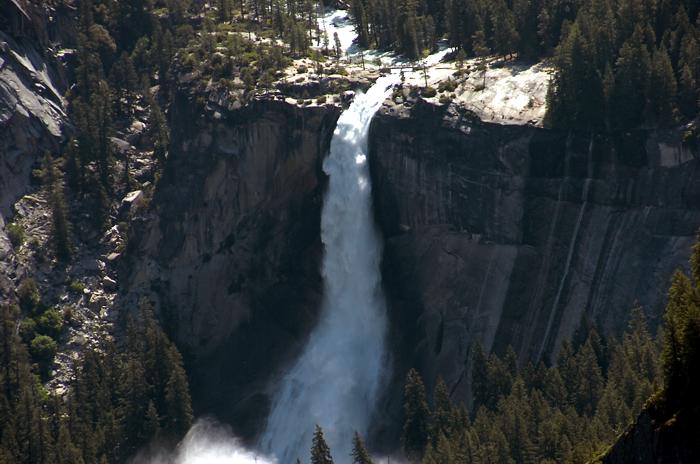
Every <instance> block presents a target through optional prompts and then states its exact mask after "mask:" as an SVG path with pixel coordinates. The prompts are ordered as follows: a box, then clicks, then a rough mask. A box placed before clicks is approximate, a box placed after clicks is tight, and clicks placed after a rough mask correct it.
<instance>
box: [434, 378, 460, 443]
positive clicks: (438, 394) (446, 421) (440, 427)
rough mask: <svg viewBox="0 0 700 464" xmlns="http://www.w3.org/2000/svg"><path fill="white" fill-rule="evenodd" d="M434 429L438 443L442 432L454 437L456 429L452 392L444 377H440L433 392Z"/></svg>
mask: <svg viewBox="0 0 700 464" xmlns="http://www.w3.org/2000/svg"><path fill="white" fill-rule="evenodd" d="M433 398H434V407H433V417H432V424H433V427H432V429H433V431H432V433H431V436H432V438H433V441H434V444H435V445H437V441H436V440H437V439H438V437H439V436H440V434H442V435H444V436H446V437H448V438H449V437H452V434H453V432H454V431H455V430H454V429H455V426H456V424H455V412H454V408H453V406H452V402H451V401H450V392H449V391H448V389H447V384H446V383H445V381H444V380H442V378H438V380H437V382H436V384H435V392H434V393H433Z"/></svg>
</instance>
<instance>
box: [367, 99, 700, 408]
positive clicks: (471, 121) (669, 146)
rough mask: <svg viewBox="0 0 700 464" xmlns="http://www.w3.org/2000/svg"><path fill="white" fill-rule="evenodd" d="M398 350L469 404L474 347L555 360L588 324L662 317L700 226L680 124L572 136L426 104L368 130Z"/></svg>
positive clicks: (699, 196) (695, 175) (699, 192)
mask: <svg viewBox="0 0 700 464" xmlns="http://www.w3.org/2000/svg"><path fill="white" fill-rule="evenodd" d="M370 147H371V149H370V152H371V154H370V156H371V166H372V176H373V184H374V185H375V207H376V210H377V211H376V214H377V217H378V220H379V223H380V225H381V227H382V230H383V232H384V234H385V239H386V248H385V257H384V278H385V283H386V285H387V286H388V291H389V298H390V305H391V308H392V309H391V313H392V315H393V319H394V322H393V327H394V329H395V330H396V332H397V334H396V335H397V336H396V337H394V339H395V340H396V343H397V344H398V345H397V346H396V348H395V350H396V351H397V352H398V353H406V351H404V350H408V353H410V354H409V355H408V356H407V357H405V358H404V359H403V362H404V363H406V364H413V363H417V364H418V365H420V366H422V368H423V372H424V375H426V377H427V379H428V383H429V384H430V383H432V382H433V381H434V379H435V377H436V376H437V375H442V376H443V377H444V378H445V379H446V381H448V384H450V385H451V386H452V388H453V392H454V393H455V394H456V396H458V397H461V398H468V396H469V388H468V384H469V381H468V378H467V373H468V359H469V349H470V345H471V344H472V343H473V342H475V341H478V342H480V343H482V344H483V345H484V346H485V348H486V349H493V350H504V349H505V348H506V347H507V346H508V345H509V344H512V345H513V346H514V348H515V350H516V352H517V353H518V355H519V358H520V360H521V361H525V360H533V359H534V360H536V359H547V358H550V359H551V358H552V357H553V356H555V355H556V353H557V350H558V348H559V347H560V345H561V343H562V341H563V340H565V339H567V338H569V337H570V336H571V335H572V334H573V332H574V331H575V330H576V328H577V326H578V325H579V323H580V322H581V320H582V318H584V317H585V318H587V319H589V320H590V321H591V322H593V323H598V324H600V325H601V326H602V327H603V328H604V329H605V330H607V331H608V332H617V331H619V330H621V328H623V327H624V325H625V323H626V318H627V314H628V312H629V309H630V308H631V307H632V306H633V305H635V304H637V303H639V304H641V305H642V306H643V307H644V309H645V312H646V313H647V316H648V317H649V318H650V319H651V321H652V323H654V324H655V323H658V322H659V320H660V315H661V313H662V310H663V306H664V300H665V295H666V291H665V289H666V288H667V287H668V281H669V278H670V276H671V274H672V272H673V271H674V270H675V269H676V268H677V267H679V266H684V265H685V263H686V262H687V258H688V256H689V252H690V246H691V244H692V243H693V242H694V235H695V232H696V230H697V228H698V226H700V162H698V160H697V159H696V158H694V156H693V154H692V153H691V152H690V151H688V150H687V149H686V148H684V147H683V146H682V144H681V142H680V136H679V134H677V133H676V132H674V131H653V130H639V131H634V132H629V133H624V134H618V135H616V136H598V135H592V134H567V133H561V132H555V131H549V130H545V129H540V128H535V127H530V126H507V125H498V124H490V123H484V122H482V121H480V120H479V119H478V118H476V117H474V115H473V114H470V113H469V112H466V111H464V112H458V111H456V110H455V109H454V108H453V107H450V108H447V107H436V106H433V105H429V104H426V103H423V102H418V103H417V104H416V105H414V106H413V107H412V108H411V109H410V110H407V109H405V108H400V109H398V110H397V108H396V107H393V106H389V107H385V108H384V110H383V111H382V112H381V113H380V114H378V115H377V117H376V118H375V120H374V122H373V125H372V128H371V134H370Z"/></svg>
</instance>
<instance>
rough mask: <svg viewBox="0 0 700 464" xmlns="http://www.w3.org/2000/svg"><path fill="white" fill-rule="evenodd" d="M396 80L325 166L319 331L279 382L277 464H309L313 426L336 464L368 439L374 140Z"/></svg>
mask: <svg viewBox="0 0 700 464" xmlns="http://www.w3.org/2000/svg"><path fill="white" fill-rule="evenodd" d="M394 82H395V76H391V75H390V76H386V77H382V78H380V79H379V80H378V81H377V82H376V83H375V84H374V85H373V86H372V87H371V88H370V89H369V90H368V92H367V93H366V94H358V95H357V96H356V98H355V100H354V102H353V103H352V104H351V105H350V107H349V108H348V109H347V110H345V111H344V112H343V113H342V114H341V115H340V118H339V119H338V125H337V127H336V129H335V132H334V134H333V139H332V141H331V149H330V154H329V156H328V157H327V158H326V160H325V162H324V164H323V170H324V171H325V172H326V174H328V176H329V178H330V180H329V186H328V191H327V193H326V197H325V202H324V205H323V213H322V217H321V239H322V240H323V244H324V246H325V256H324V260H323V269H322V274H323V279H324V301H323V307H322V310H321V316H320V320H319V323H318V326H317V327H316V328H315V329H314V330H313V332H312V333H311V336H310V338H309V341H308V343H307V345H306V347H305V349H304V351H303V352H302V354H301V356H300V357H299V358H298V359H297V360H296V362H295V363H294V364H293V365H292V367H291V368H290V369H289V371H288V372H287V373H286V374H285V375H284V376H283V378H282V379H281V381H280V384H279V389H278V390H277V392H276V394H275V397H274V400H273V404H272V410H271V413H270V416H269V418H268V422H267V428H266V430H265V432H264V433H263V435H262V437H261V442H260V445H261V447H262V449H263V450H265V451H270V452H271V453H273V454H274V455H275V456H276V457H277V458H278V459H279V462H280V463H293V462H295V460H296V459H297V458H300V459H301V460H302V461H304V462H308V456H309V449H310V446H311V438H312V435H313V430H314V426H315V425H316V424H318V425H320V426H321V427H322V428H323V430H324V435H325V438H326V441H327V442H328V444H329V446H330V448H331V452H332V454H333V457H334V458H335V462H336V463H340V464H342V463H344V462H349V461H350V449H351V441H352V434H353V433H354V432H355V431H357V432H359V433H360V434H361V435H363V434H364V433H365V432H366V431H367V428H368V426H369V421H370V418H371V415H372V412H373V410H374V407H375V404H376V399H377V397H378V394H379V393H380V389H381V386H382V384H383V381H384V375H385V374H386V373H387V371H388V366H387V364H388V361H387V353H386V347H385V335H386V326H387V323H386V311H385V303H384V297H383V294H382V291H381V276H380V270H379V260H380V257H381V241H380V239H379V236H378V234H377V231H376V228H375V225H374V218H373V214H372V207H371V201H372V199H371V184H370V178H369V167H368V163H367V133H368V130H369V125H370V122H371V120H372V116H374V113H375V112H376V111H377V109H378V108H379V107H380V105H381V104H382V102H383V101H384V100H385V99H386V98H387V96H388V93H389V91H390V88H391V84H392V83H394Z"/></svg>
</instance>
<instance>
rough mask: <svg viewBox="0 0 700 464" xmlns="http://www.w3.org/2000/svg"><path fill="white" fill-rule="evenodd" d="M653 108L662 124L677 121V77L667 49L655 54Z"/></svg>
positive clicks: (652, 70)
mask: <svg viewBox="0 0 700 464" xmlns="http://www.w3.org/2000/svg"><path fill="white" fill-rule="evenodd" d="M649 90H650V92H649V98H650V100H651V107H652V110H653V111H654V114H655V116H656V118H657V120H658V121H659V122H660V123H661V124H672V123H673V122H674V121H675V119H676V112H677V111H678V110H677V108H676V92H677V84H676V76H675V75H674V73H673V66H672V65H671V58H669V56H668V53H667V52H666V48H665V47H661V48H659V49H658V50H656V52H655V53H654V56H653V59H652V68H651V85H650V86H649Z"/></svg>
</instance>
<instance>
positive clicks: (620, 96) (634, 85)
mask: <svg viewBox="0 0 700 464" xmlns="http://www.w3.org/2000/svg"><path fill="white" fill-rule="evenodd" d="M650 61H651V59H650V57H649V52H648V51H647V48H646V46H645V44H644V41H643V30H642V28H641V27H637V29H635V32H634V34H633V35H632V36H631V37H630V38H629V39H628V40H627V41H626V42H625V43H624V44H623V45H622V48H621V49H620V56H619V58H618V59H617V63H616V64H615V91H614V94H613V104H614V108H615V110H614V111H615V114H614V115H615V119H616V121H617V127H618V128H630V127H633V126H635V125H637V124H639V123H640V122H641V119H642V115H643V114H644V109H645V106H646V98H647V95H648V92H649V76H650V70H651V64H650Z"/></svg>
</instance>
